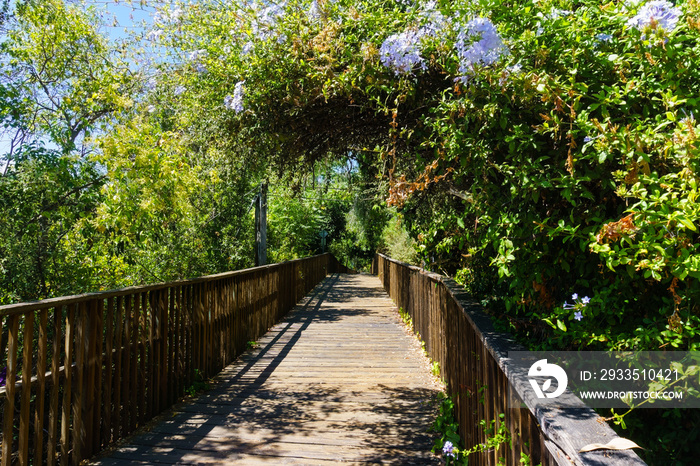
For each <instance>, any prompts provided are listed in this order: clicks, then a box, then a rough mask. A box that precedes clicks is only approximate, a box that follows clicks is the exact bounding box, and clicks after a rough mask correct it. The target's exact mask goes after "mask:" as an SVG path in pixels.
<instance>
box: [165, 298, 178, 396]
mask: <svg viewBox="0 0 700 466" xmlns="http://www.w3.org/2000/svg"><path fill="white" fill-rule="evenodd" d="M175 291H176V290H175V289H174V288H170V289H169V290H168V294H169V301H170V312H169V313H168V320H167V322H166V329H167V330H166V331H167V336H168V338H167V340H168V348H167V350H166V354H167V355H168V365H167V369H166V372H167V376H166V383H165V386H166V389H167V395H166V400H167V403H166V404H167V406H170V405H172V404H173V403H175V389H176V384H175V371H174V370H173V369H174V366H175V362H174V361H175V359H174V358H175V320H176V315H175V312H176V309H177V299H176V294H175Z"/></svg>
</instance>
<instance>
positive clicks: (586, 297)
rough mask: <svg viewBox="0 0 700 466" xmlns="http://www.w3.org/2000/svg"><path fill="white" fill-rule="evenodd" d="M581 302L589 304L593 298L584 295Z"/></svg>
mask: <svg viewBox="0 0 700 466" xmlns="http://www.w3.org/2000/svg"><path fill="white" fill-rule="evenodd" d="M581 302H582V303H583V304H584V305H586V304H588V303H590V302H591V298H589V297H588V296H584V297H583V298H581Z"/></svg>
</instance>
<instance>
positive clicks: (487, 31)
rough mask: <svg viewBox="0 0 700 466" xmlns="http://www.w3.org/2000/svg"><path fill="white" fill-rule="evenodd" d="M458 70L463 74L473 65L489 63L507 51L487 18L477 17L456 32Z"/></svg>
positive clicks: (467, 72)
mask: <svg viewBox="0 0 700 466" xmlns="http://www.w3.org/2000/svg"><path fill="white" fill-rule="evenodd" d="M455 47H456V48H457V57H458V58H459V62H460V66H459V72H460V73H461V74H462V75H463V76H465V75H468V74H469V71H470V70H471V68H472V67H473V66H474V65H477V64H483V65H491V64H493V63H495V62H496V61H498V59H499V58H501V56H502V55H505V54H507V53H508V48H507V47H506V46H505V45H504V44H503V40H502V39H501V36H500V35H499V34H498V31H497V30H496V26H494V25H493V23H492V22H491V21H490V20H489V19H488V18H481V17H477V18H474V19H472V20H471V21H469V22H468V23H467V24H466V26H464V27H461V28H460V29H459V32H458V33H457V42H456V44H455Z"/></svg>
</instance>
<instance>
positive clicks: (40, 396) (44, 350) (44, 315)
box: [34, 309, 49, 463]
mask: <svg viewBox="0 0 700 466" xmlns="http://www.w3.org/2000/svg"><path fill="white" fill-rule="evenodd" d="M48 324H49V310H48V309H44V310H42V311H39V341H38V342H37V344H38V353H37V365H36V375H37V389H36V402H35V411H34V462H35V463H43V460H44V417H45V406H46V405H45V403H46V361H47V358H48V340H49V335H48Z"/></svg>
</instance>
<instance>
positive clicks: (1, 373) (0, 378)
mask: <svg viewBox="0 0 700 466" xmlns="http://www.w3.org/2000/svg"><path fill="white" fill-rule="evenodd" d="M6 380H7V366H5V367H3V368H2V369H1V370H0V387H4V386H5V382H6Z"/></svg>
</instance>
